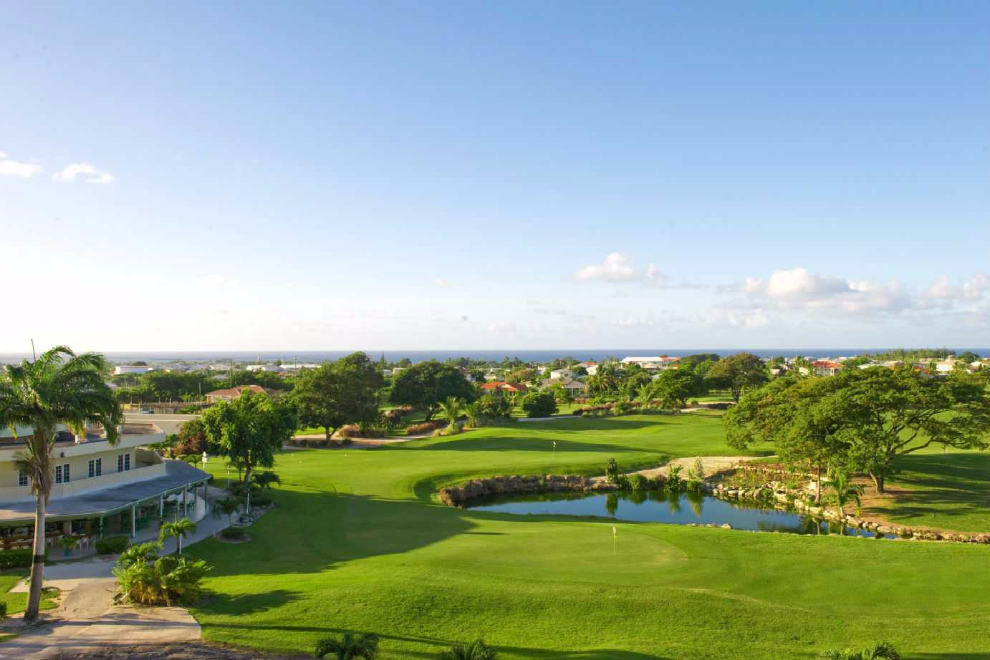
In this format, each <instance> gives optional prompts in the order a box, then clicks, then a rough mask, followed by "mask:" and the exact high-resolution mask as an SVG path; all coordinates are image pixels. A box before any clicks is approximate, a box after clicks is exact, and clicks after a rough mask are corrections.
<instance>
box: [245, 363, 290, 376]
mask: <svg viewBox="0 0 990 660" xmlns="http://www.w3.org/2000/svg"><path fill="white" fill-rule="evenodd" d="M245 369H247V370H248V371H265V372H268V373H270V374H275V373H278V372H279V371H281V370H282V367H280V366H278V365H277V364H249V365H248V366H246V367H245Z"/></svg>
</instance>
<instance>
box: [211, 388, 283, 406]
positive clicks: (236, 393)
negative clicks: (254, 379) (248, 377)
mask: <svg viewBox="0 0 990 660" xmlns="http://www.w3.org/2000/svg"><path fill="white" fill-rule="evenodd" d="M244 392H253V393H254V394H264V395H266V396H268V395H269V393H268V390H266V389H265V388H263V387H261V386H260V385H239V386H238V387H232V388H230V389H228V390H213V391H212V392H207V393H206V401H207V403H220V402H221V401H233V400H234V399H239V398H240V396H241V395H242V394H244Z"/></svg>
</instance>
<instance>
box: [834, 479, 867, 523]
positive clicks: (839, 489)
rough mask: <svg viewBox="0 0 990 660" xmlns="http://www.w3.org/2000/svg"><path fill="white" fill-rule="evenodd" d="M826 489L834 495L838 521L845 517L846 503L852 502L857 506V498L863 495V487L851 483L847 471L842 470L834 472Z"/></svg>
mask: <svg viewBox="0 0 990 660" xmlns="http://www.w3.org/2000/svg"><path fill="white" fill-rule="evenodd" d="M828 487H829V489H830V490H831V491H832V493H833V494H834V495H835V506H836V508H837V509H838V510H839V519H840V520H841V519H843V518H845V516H846V512H845V506H846V503H847V502H849V501H853V502H856V505H857V506H859V498H860V496H861V495H862V494H863V487H862V486H860V485H859V484H857V483H853V480H852V477H851V476H850V474H849V472H848V471H847V470H845V469H842V468H838V469H836V470H834V471H833V472H832V479H831V480H830V481H829V483H828Z"/></svg>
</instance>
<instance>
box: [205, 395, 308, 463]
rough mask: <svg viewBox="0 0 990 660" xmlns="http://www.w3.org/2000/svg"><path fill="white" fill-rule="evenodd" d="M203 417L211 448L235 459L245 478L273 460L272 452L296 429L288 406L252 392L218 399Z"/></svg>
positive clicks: (293, 415) (273, 453) (293, 416)
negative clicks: (231, 397) (225, 399)
mask: <svg viewBox="0 0 990 660" xmlns="http://www.w3.org/2000/svg"><path fill="white" fill-rule="evenodd" d="M202 419H203V426H204V427H205V429H206V437H207V440H208V441H209V443H210V448H211V449H212V451H213V452H214V453H216V454H219V455H220V456H226V457H227V458H229V459H231V460H232V461H236V462H238V463H239V464H240V465H241V466H242V467H243V469H244V480H245V481H248V480H249V479H250V478H251V470H252V469H254V468H255V467H266V468H270V467H272V466H273V465H274V464H275V453H276V452H277V451H279V450H280V449H281V448H282V445H283V444H284V443H285V442H286V441H287V440H288V439H289V438H291V437H292V434H293V432H294V431H295V429H296V416H295V413H294V411H293V410H292V408H291V406H289V405H287V404H285V403H282V402H279V401H275V400H273V399H271V398H269V397H267V396H265V395H264V394H254V393H252V392H245V393H244V394H242V395H241V396H239V397H238V398H236V399H234V400H233V401H221V402H220V403H218V404H216V405H215V406H213V407H212V408H209V409H208V410H207V411H206V412H204V413H203V418H202Z"/></svg>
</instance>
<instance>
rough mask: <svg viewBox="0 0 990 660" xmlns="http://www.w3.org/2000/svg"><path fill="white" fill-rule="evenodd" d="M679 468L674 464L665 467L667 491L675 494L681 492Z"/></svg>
mask: <svg viewBox="0 0 990 660" xmlns="http://www.w3.org/2000/svg"><path fill="white" fill-rule="evenodd" d="M681 469H682V468H681V466H680V465H676V464H674V463H670V464H668V465H667V490H668V491H670V492H671V493H675V492H677V491H679V490H681V485H682V481H681Z"/></svg>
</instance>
